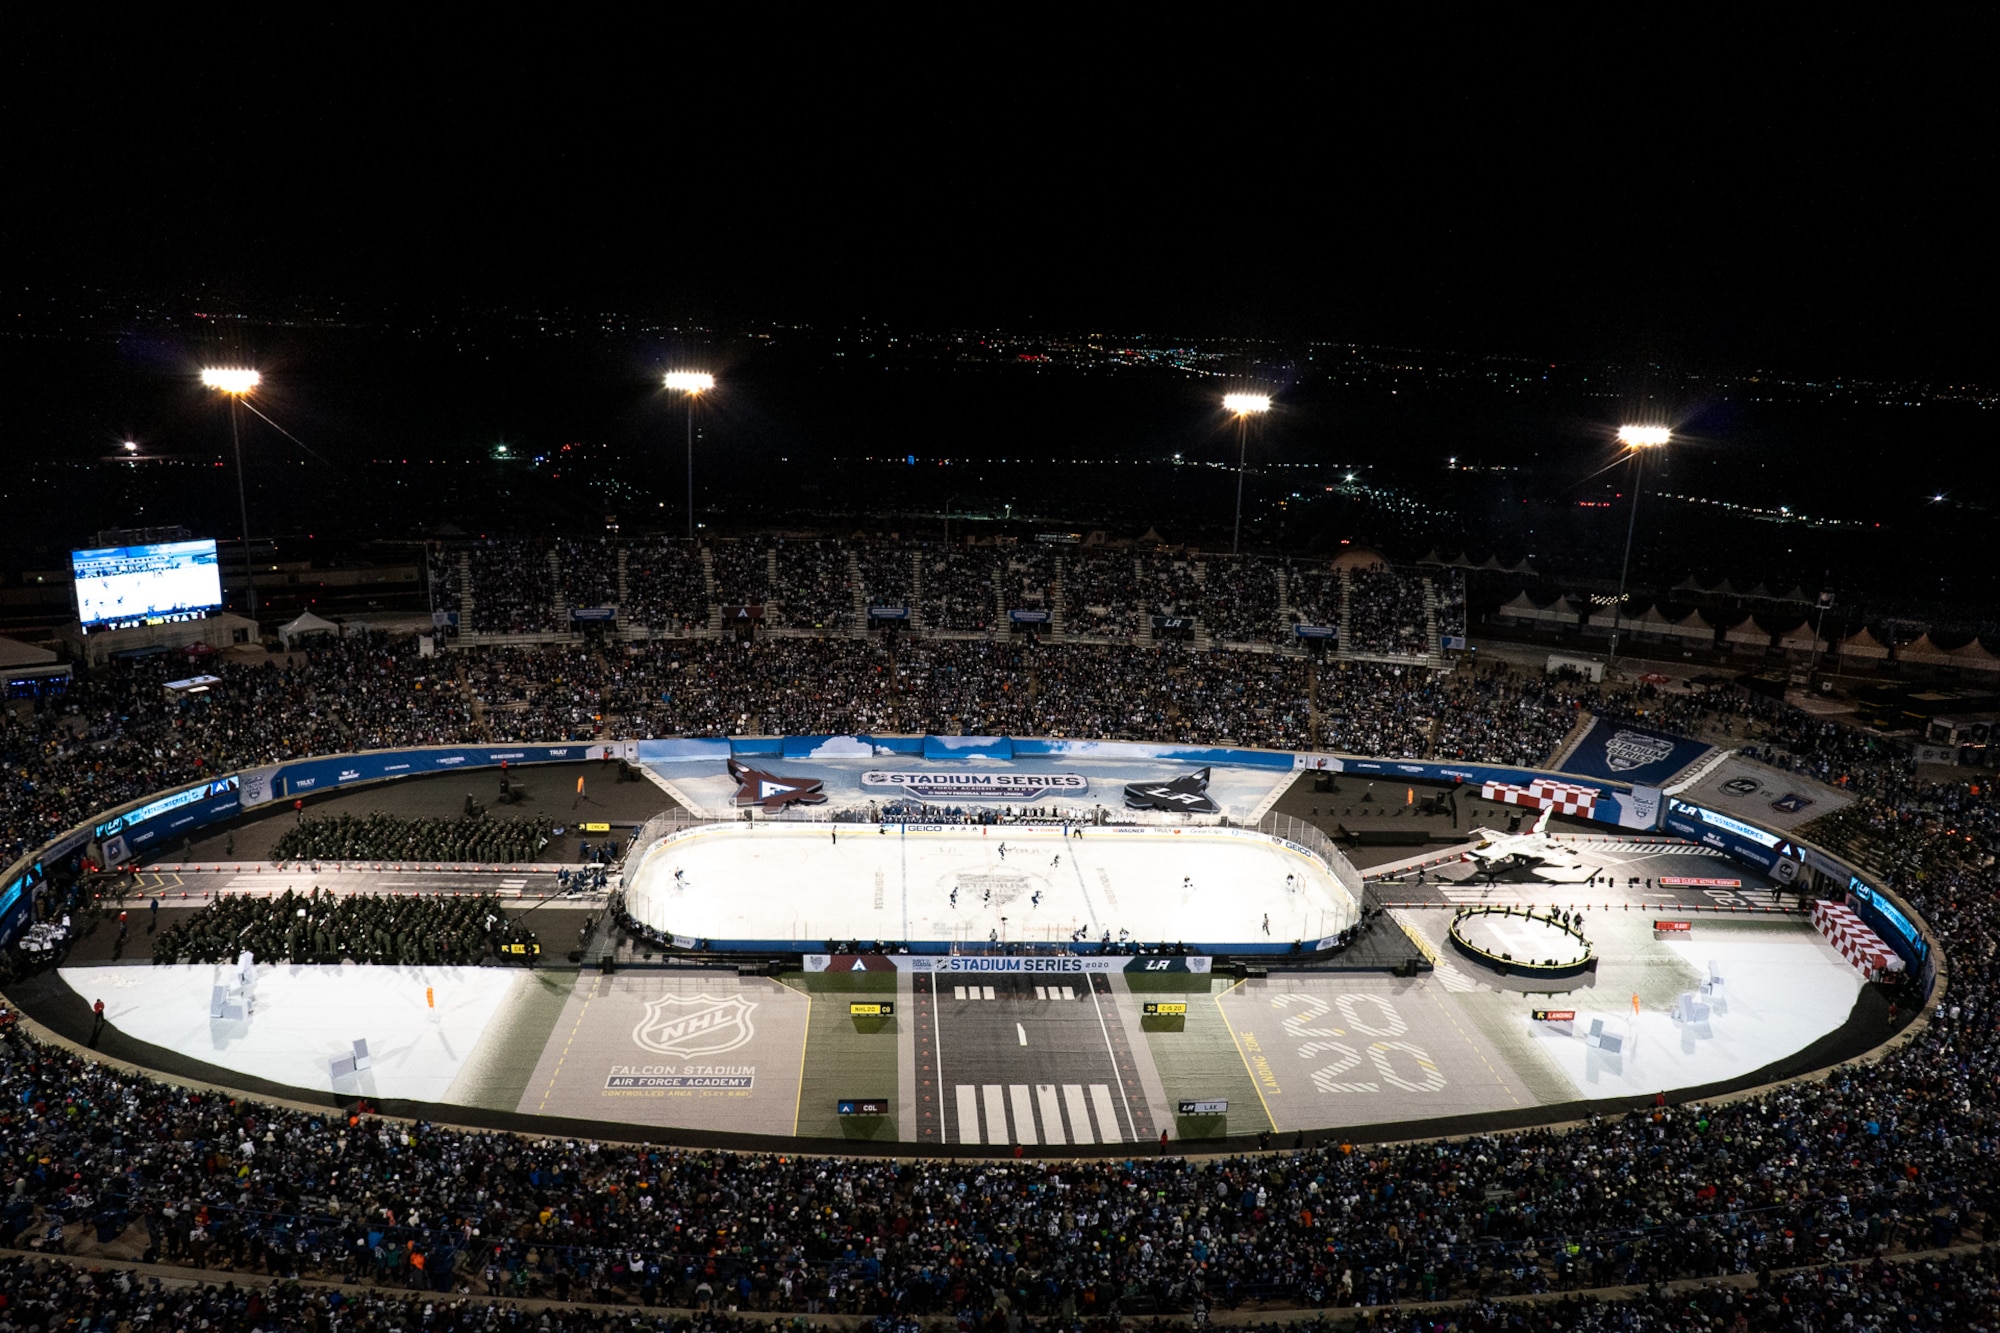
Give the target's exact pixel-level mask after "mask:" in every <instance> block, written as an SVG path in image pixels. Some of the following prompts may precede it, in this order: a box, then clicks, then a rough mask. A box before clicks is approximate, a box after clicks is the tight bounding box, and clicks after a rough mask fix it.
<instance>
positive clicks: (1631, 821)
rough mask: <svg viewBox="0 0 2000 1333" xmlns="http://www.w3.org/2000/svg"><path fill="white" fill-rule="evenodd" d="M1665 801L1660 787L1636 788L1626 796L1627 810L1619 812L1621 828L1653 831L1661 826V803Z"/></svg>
mask: <svg viewBox="0 0 2000 1333" xmlns="http://www.w3.org/2000/svg"><path fill="white" fill-rule="evenodd" d="M1663 799H1664V797H1663V794H1662V793H1661V791H1660V789H1659V788H1658V787H1639V786H1635V787H1633V788H1632V790H1631V791H1629V792H1627V793H1626V794H1625V802H1624V804H1625V808H1624V809H1623V810H1622V811H1620V812H1619V815H1618V826H1619V827H1620V828H1631V829H1647V830H1652V829H1656V828H1658V827H1659V826H1660V802H1661V801H1662V800H1663Z"/></svg>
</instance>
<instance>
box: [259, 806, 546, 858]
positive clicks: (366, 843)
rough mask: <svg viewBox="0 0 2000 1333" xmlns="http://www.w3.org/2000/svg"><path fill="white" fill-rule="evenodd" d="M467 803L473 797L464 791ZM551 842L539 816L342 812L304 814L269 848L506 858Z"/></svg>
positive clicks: (282, 852)
mask: <svg viewBox="0 0 2000 1333" xmlns="http://www.w3.org/2000/svg"><path fill="white" fill-rule="evenodd" d="M466 800H467V802H468V803H470V802H471V801H472V798H471V797H470V796H467V797H466ZM548 845H549V826H548V825H547V824H546V823H543V822H541V821H540V820H534V819H514V818H496V817H494V816H492V815H488V814H483V813H481V814H467V815H464V816H461V817H460V818H458V819H438V818H417V819H408V818H404V817H402V816H400V815H390V814H381V813H375V814H367V815H351V814H341V815H334V816H331V817H327V818H321V817H316V816H306V817H302V818H301V819H300V820H299V821H298V822H297V823H295V824H293V825H292V826H291V827H290V828H288V829H286V830H285V831H284V832H283V833H281V834H279V835H278V841H277V842H276V844H274V845H273V847H272V849H271V856H272V859H273V860H276V861H279V862H286V861H293V862H312V861H459V862H476V863H480V864H505V863H510V862H517V861H533V860H535V859H536V857H537V856H538V855H539V854H540V853H541V851H542V849H543V848H545V847H547V846H548Z"/></svg>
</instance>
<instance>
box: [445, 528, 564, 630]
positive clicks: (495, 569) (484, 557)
mask: <svg viewBox="0 0 2000 1333" xmlns="http://www.w3.org/2000/svg"><path fill="white" fill-rule="evenodd" d="M471 551H472V584H471V586H470V587H469V588H467V589H466V590H465V603H466V605H467V606H468V607H470V610H469V611H467V612H466V613H465V614H466V615H467V616H468V617H469V619H470V620H471V622H472V623H471V629H472V632H473V633H475V634H548V633H551V632H553V631H554V630H555V629H556V628H557V619H556V607H555V601H556V596H555V585H554V575H553V573H552V571H551V570H550V569H549V553H548V552H547V551H546V550H544V549H543V548H542V547H541V546H539V545H537V544H535V543H533V542H524V541H488V542H480V543H478V544H477V545H475V546H473V547H472V548H471ZM565 628H567V626H565Z"/></svg>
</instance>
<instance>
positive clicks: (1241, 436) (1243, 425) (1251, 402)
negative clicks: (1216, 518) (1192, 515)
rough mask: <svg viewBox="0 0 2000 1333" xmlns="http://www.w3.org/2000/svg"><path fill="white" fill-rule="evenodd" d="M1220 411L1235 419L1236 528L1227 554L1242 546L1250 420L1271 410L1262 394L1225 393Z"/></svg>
mask: <svg viewBox="0 0 2000 1333" xmlns="http://www.w3.org/2000/svg"><path fill="white" fill-rule="evenodd" d="M1222 409H1223V411H1225V412H1230V413H1233V414H1234V415H1235V417H1236V528H1235V530H1234V531H1233V532H1232V533H1231V534H1230V537H1229V554H1231V555H1235V554H1237V553H1238V552H1239V551H1240V550H1241V549H1242V546H1243V457H1244V451H1245V450H1246V449H1247V448H1248V447H1249V423H1250V418H1251V417H1254V416H1260V415H1262V414H1263V413H1265V412H1268V411H1270V410H1271V397H1270V395H1269V394H1262V393H1225V394H1223V395H1222Z"/></svg>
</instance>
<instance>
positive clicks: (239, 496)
mask: <svg viewBox="0 0 2000 1333" xmlns="http://www.w3.org/2000/svg"><path fill="white" fill-rule="evenodd" d="M201 382H202V384H204V385H205V386H207V387H208V388H211V389H214V390H215V391H216V392H218V393H221V394H225V395H227V397H228V398H229V443H230V445H231V446H232V447H233V448H234V449H235V450H236V509H237V512H238V514H239V515H241V517H242V519H243V578H244V580H245V582H246V584H247V586H248V589H249V596H250V619H251V620H252V621H255V620H256V619H257V575H256V572H255V571H254V570H252V569H251V567H250V500H249V498H248V494H247V492H246V491H245V490H244V486H243V431H242V428H241V426H240V425H239V424H238V420H239V418H240V417H241V416H242V414H243V397H244V395H245V394H247V393H249V392H250V391H251V390H252V389H255V388H256V387H257V386H258V385H259V384H261V383H263V382H264V377H263V376H262V375H259V374H258V373H257V372H256V371H254V370H244V369H241V368H239V367H213V368H210V369H208V370H204V371H202V372H201Z"/></svg>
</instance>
